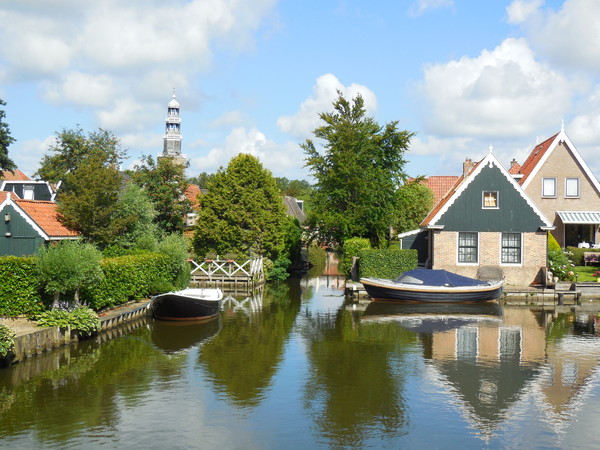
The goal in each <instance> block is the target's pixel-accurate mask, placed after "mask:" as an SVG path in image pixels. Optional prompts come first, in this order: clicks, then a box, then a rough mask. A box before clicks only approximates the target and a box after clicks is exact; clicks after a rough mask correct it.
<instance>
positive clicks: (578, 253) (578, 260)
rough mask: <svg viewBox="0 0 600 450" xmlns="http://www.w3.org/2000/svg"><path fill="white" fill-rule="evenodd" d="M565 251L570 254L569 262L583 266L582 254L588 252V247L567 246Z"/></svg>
mask: <svg viewBox="0 0 600 450" xmlns="http://www.w3.org/2000/svg"><path fill="white" fill-rule="evenodd" d="M567 251H568V252H569V253H570V254H571V257H570V258H571V262H572V263H573V264H574V265H576V266H584V265H585V261H584V257H583V254H584V253H585V252H589V251H590V249H589V248H578V247H567Z"/></svg>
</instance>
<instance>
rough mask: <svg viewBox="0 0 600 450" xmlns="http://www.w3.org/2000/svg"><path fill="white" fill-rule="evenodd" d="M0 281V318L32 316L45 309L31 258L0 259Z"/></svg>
mask: <svg viewBox="0 0 600 450" xmlns="http://www.w3.org/2000/svg"><path fill="white" fill-rule="evenodd" d="M0 280H1V281H0V316H6V317H16V316H20V315H26V316H33V315H35V314H38V313H40V312H42V311H43V310H44V309H46V305H44V302H43V301H42V296H41V292H40V290H39V286H38V284H37V278H36V272H35V260H34V259H33V258H21V257H17V256H2V257H0Z"/></svg>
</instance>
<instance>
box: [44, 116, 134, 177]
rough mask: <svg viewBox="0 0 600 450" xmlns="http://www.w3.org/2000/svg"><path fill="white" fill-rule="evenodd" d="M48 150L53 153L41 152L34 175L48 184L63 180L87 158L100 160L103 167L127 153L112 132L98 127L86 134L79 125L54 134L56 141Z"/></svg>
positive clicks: (116, 164) (117, 163)
mask: <svg viewBox="0 0 600 450" xmlns="http://www.w3.org/2000/svg"><path fill="white" fill-rule="evenodd" d="M49 151H50V152H52V154H46V155H44V157H43V158H42V161H41V162H40V168H39V169H38V171H37V172H36V174H35V176H37V177H40V178H41V179H42V180H45V181H49V182H50V183H58V182H59V181H61V180H64V179H65V178H66V176H67V174H68V173H69V172H71V171H73V170H75V169H77V167H78V166H79V165H80V164H81V163H82V162H84V161H85V160H87V159H89V158H96V160H102V161H104V165H105V166H113V167H118V166H119V165H120V164H121V163H122V162H123V159H124V158H125V155H126V150H123V149H122V148H121V143H120V142H119V140H118V139H117V138H116V137H115V136H114V135H113V134H112V132H110V131H107V130H103V129H101V128H100V129H98V131H93V132H89V133H88V134H87V136H86V134H85V133H84V131H83V130H82V129H81V128H80V127H78V128H77V129H74V130H68V129H63V130H62V131H61V132H57V133H56V140H55V142H54V143H53V144H52V145H51V146H50V148H49Z"/></svg>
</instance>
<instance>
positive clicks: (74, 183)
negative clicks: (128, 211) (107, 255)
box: [57, 154, 136, 248]
mask: <svg viewBox="0 0 600 450" xmlns="http://www.w3.org/2000/svg"><path fill="white" fill-rule="evenodd" d="M65 185H66V187H65V189H64V190H61V191H60V192H59V195H58V198H57V201H58V212H59V217H58V218H59V220H60V221H61V222H62V223H63V224H64V225H65V226H67V227H68V228H70V229H72V230H75V231H77V232H79V233H80V234H81V235H82V236H83V237H84V238H86V239H87V240H89V241H91V242H93V243H95V244H97V245H98V246H100V247H102V248H104V247H106V246H108V245H110V244H111V243H113V242H114V241H115V240H116V239H117V237H118V236H119V235H120V234H121V233H123V232H125V231H126V230H127V228H128V226H131V225H132V224H133V222H134V221H135V219H136V217H135V216H127V217H122V216H119V215H118V213H117V211H118V209H119V195H120V192H121V189H122V185H123V180H122V176H121V174H120V173H119V171H118V170H117V169H116V168H115V167H113V166H107V165H106V161H105V160H104V159H103V155H100V154H95V155H94V156H92V157H90V158H86V160H85V161H83V162H81V163H80V164H79V165H78V166H77V167H76V168H75V169H74V170H73V171H71V172H69V173H68V174H67V175H66V179H65Z"/></svg>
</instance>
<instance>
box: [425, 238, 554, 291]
mask: <svg viewBox="0 0 600 450" xmlns="http://www.w3.org/2000/svg"><path fill="white" fill-rule="evenodd" d="M500 238H501V233H496V232H493V233H491V232H490V233H486V232H482V233H479V263H478V264H473V265H471V264H458V263H457V259H458V232H456V231H435V232H434V238H433V258H432V263H433V268H434V269H445V270H448V271H450V272H455V273H458V274H460V275H464V276H467V277H471V278H477V270H478V269H479V266H497V267H501V268H502V271H503V272H504V277H505V284H507V285H519V286H527V285H529V284H531V283H534V282H537V281H539V274H540V268H541V267H545V266H546V245H547V244H546V232H537V233H523V234H522V239H523V243H522V248H523V254H522V258H523V263H522V265H518V266H513V265H502V264H500V253H501V246H500Z"/></svg>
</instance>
